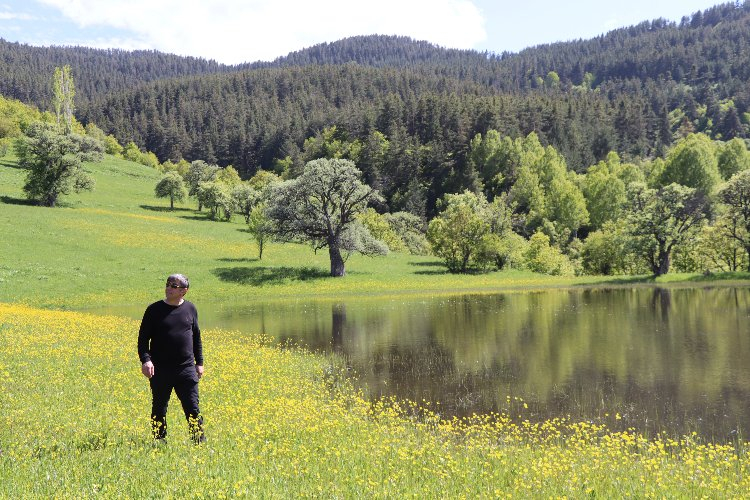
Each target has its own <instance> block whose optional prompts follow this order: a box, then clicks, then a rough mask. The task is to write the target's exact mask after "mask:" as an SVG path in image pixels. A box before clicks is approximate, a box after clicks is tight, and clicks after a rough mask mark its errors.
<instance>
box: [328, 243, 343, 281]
mask: <svg viewBox="0 0 750 500" xmlns="http://www.w3.org/2000/svg"><path fill="white" fill-rule="evenodd" d="M328 255H329V256H330V257H331V276H343V275H344V274H345V273H346V271H345V270H344V259H343V257H341V249H340V248H339V247H338V245H332V244H329V245H328Z"/></svg>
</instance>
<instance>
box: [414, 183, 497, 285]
mask: <svg viewBox="0 0 750 500" xmlns="http://www.w3.org/2000/svg"><path fill="white" fill-rule="evenodd" d="M496 201H497V203H495V202H493V203H492V204H490V203H488V202H487V199H486V198H485V197H484V195H483V194H475V193H472V192H470V191H465V192H464V193H461V194H447V195H445V197H444V198H443V200H442V202H441V205H442V210H441V212H440V213H439V214H438V215H437V216H436V217H435V218H434V219H432V220H431V221H430V224H429V226H428V228H427V241H428V242H429V243H430V245H431V246H432V252H433V253H434V254H435V255H436V256H438V257H440V258H441V259H443V261H444V262H445V265H446V267H447V268H448V271H450V272H452V273H466V272H469V271H470V270H472V269H479V270H485V269H487V268H488V267H489V266H490V265H493V264H494V265H497V264H498V263H501V262H502V259H501V258H500V257H499V256H500V254H501V252H500V247H501V243H502V237H503V236H505V234H506V233H507V232H510V222H509V218H510V210H505V209H504V207H502V206H500V204H501V203H505V200H504V199H502V200H501V199H498V200H496ZM503 218H507V220H505V219H503Z"/></svg>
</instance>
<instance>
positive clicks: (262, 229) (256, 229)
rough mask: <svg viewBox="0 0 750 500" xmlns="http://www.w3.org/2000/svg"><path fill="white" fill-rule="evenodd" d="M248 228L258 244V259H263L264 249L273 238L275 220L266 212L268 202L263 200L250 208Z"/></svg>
mask: <svg viewBox="0 0 750 500" xmlns="http://www.w3.org/2000/svg"><path fill="white" fill-rule="evenodd" d="M247 229H248V231H249V232H250V234H251V235H252V236H253V239H254V240H255V243H256V245H257V246H258V259H260V260H262V259H263V250H264V249H265V246H266V244H267V243H268V242H269V241H271V239H272V238H273V229H274V228H273V222H272V221H271V219H270V218H269V217H268V214H267V213H266V204H265V202H263V201H261V202H259V203H257V204H255V205H254V206H253V208H252V209H251V210H250V216H249V217H248V218H247Z"/></svg>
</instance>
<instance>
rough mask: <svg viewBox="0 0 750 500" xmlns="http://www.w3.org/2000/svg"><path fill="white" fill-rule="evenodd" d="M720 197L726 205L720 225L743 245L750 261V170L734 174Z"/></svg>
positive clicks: (720, 193) (725, 232)
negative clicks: (723, 219)
mask: <svg viewBox="0 0 750 500" xmlns="http://www.w3.org/2000/svg"><path fill="white" fill-rule="evenodd" d="M719 199H720V200H721V201H722V202H723V203H724V205H725V206H726V214H725V221H724V224H722V225H721V226H719V227H720V228H721V230H722V232H723V233H724V234H726V235H727V236H729V237H730V238H732V239H733V240H735V241H737V242H738V243H739V244H740V245H742V248H744V249H745V252H746V253H747V256H748V262H749V263H750V170H742V171H741V172H739V173H737V174H735V175H734V176H732V178H731V179H729V181H728V182H727V184H726V185H725V186H724V187H723V188H722V189H721V190H720V191H719ZM748 269H750V264H749V266H748Z"/></svg>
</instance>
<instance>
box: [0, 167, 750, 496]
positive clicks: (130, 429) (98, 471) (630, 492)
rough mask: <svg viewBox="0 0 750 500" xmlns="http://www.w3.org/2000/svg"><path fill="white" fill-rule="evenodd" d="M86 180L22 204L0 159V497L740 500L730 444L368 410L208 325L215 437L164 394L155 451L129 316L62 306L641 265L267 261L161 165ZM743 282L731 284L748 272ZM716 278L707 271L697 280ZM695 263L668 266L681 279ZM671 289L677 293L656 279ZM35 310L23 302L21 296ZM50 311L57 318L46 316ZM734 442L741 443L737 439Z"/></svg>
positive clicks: (289, 295)
mask: <svg viewBox="0 0 750 500" xmlns="http://www.w3.org/2000/svg"><path fill="white" fill-rule="evenodd" d="M88 168H89V169H90V170H91V172H92V174H93V176H94V177H95V179H96V182H97V185H96V190H95V191H94V192H91V193H81V194H74V195H70V196H67V197H65V198H63V199H62V203H61V206H60V207H58V208H52V209H50V208H42V207H36V206H33V205H30V204H28V203H27V202H26V201H25V199H24V197H23V193H22V190H21V186H22V185H23V179H24V171H22V170H19V169H18V168H15V163H14V160H13V158H5V159H3V160H2V161H0V234H2V238H0V409H2V411H0V497H2V498H29V497H31V498H49V497H58V498H81V497H93V496H101V497H107V498H143V497H158V498H163V497H172V498H182V497H193V498H201V497H210V498H222V497H236V496H246V497H250V498H289V497H299V496H302V497H326V498H359V497H376V498H384V497H404V496H406V497H408V496H416V497H427V498H433V497H444V498H454V497H459V498H477V497H482V498H487V497H504V496H509V497H539V496H543V497H559V496H567V497H574V498H575V497H589V498H592V497H596V498H611V497H615V496H636V497H652V496H655V497H677V498H696V497H701V496H705V497H738V496H742V495H744V494H746V492H747V488H748V486H749V484H748V483H749V481H748V477H749V476H748V469H749V468H750V461H749V460H748V458H747V455H746V454H745V453H744V451H743V449H742V447H737V448H735V447H732V446H728V445H722V446H714V445H710V444H704V443H700V442H698V441H696V440H695V439H693V438H692V437H686V438H685V439H683V440H681V441H679V442H674V441H670V440H664V441H662V440H656V441H654V440H646V439H644V438H643V437H642V436H637V435H635V434H631V433H611V432H609V431H607V430H606V429H604V428H600V427H596V426H592V425H589V424H585V423H584V424H580V423H575V422H565V421H555V422H546V423H544V424H539V425H537V424H530V423H528V422H520V423H515V424H514V423H511V422H510V421H509V420H507V419H506V418H505V417H502V416H494V417H493V419H484V418H477V419H475V420H472V421H469V422H467V421H450V422H446V421H441V420H440V419H439V418H438V417H437V416H436V415H435V414H433V413H431V412H429V411H424V410H423V409H419V408H416V407H415V406H412V405H409V404H400V403H394V404H387V405H383V404H376V405H374V406H370V404H369V403H367V402H366V401H364V400H363V399H362V398H361V396H360V395H358V394H357V393H355V392H354V391H353V390H352V389H351V387H350V386H349V385H348V382H347V380H346V378H345V376H344V375H343V372H342V371H341V368H340V364H341V363H340V361H339V360H336V359H335V358H334V359H326V358H323V357H321V356H319V355H312V354H309V353H306V352H304V351H301V350H296V349H289V348H283V349H282V348H278V347H274V346H271V345H270V344H269V341H268V340H264V339H260V338H258V337H248V336H246V335H243V334H240V333H238V332H227V331H221V330H209V331H206V332H205V348H206V351H207V352H208V353H210V357H209V358H208V359H209V362H208V363H207V374H206V377H205V378H204V380H203V381H202V382H201V386H202V394H201V401H202V407H203V411H204V413H205V415H206V426H207V433H208V436H209V442H208V444H207V445H206V446H201V447H199V448H194V447H193V446H192V445H190V444H189V443H188V440H187V435H186V426H185V423H184V421H183V420H182V419H181V416H180V415H179V405H178V404H177V402H176V401H175V402H173V403H172V405H171V410H170V415H169V422H170V426H171V430H170V438H169V444H168V445H167V446H166V447H158V448H154V447H153V446H152V444H151V442H150V439H149V437H148V423H147V417H148V415H147V414H148V409H149V392H148V385H147V383H146V381H145V379H143V377H142V376H141V375H140V372H139V366H138V361H137V359H136V357H135V354H134V349H135V346H134V343H135V335H136V331H137V327H138V325H137V322H133V321H130V320H127V319H124V318H118V317H106V316H95V315H89V314H81V313H75V312H64V311H59V310H56V309H75V308H81V307H90V306H97V305H123V304H145V303H148V302H150V301H153V300H155V299H156V298H158V297H160V296H161V294H162V290H163V283H164V278H165V277H166V275H168V274H169V273H172V272H183V273H185V274H187V275H189V276H190V278H191V280H192V287H191V292H190V293H191V298H192V299H194V300H196V301H201V302H206V301H216V302H219V301H221V302H226V301H235V302H247V301H268V300H290V299H299V298H303V299H304V298H305V297H315V298H321V297H331V298H333V297H352V296H371V297H380V296H389V295H402V294H430V295H435V294H449V293H456V292H462V291H471V292H475V293H476V292H486V293H492V292H496V291H501V290H514V289H519V290H529V289H538V288H547V287H569V286H650V285H651V284H652V283H653V280H651V279H650V278H648V277H623V278H614V279H613V278H611V277H587V278H554V277H548V276H541V275H535V274H533V273H524V272H501V273H490V274H479V275H470V276H460V275H451V274H448V273H446V272H445V269H444V268H443V267H442V266H441V265H440V262H439V261H438V260H436V259H434V258H429V257H414V256H409V255H403V254H391V255H389V256H387V257H383V258H366V257H361V256H353V257H352V258H351V259H350V261H349V262H348V264H347V269H348V275H347V276H346V277H344V278H331V277H328V276H327V270H328V258H327V254H326V253H325V252H322V253H320V252H319V253H318V254H317V255H316V254H315V253H313V252H312V250H311V249H310V248H309V247H306V246H304V245H292V244H286V245H281V244H273V245H270V246H269V248H268V249H267V251H266V253H265V255H264V259H263V260H262V261H259V260H257V259H256V256H257V249H256V247H255V245H254V244H253V243H252V241H251V238H250V236H249V235H248V234H247V233H246V232H245V231H244V225H243V224H242V221H241V220H237V221H233V222H230V223H217V222H211V221H207V220H206V219H205V217H204V215H202V214H199V213H197V212H195V211H194V210H193V206H192V204H187V205H182V206H178V207H177V209H176V210H174V211H169V210H167V208H166V206H167V202H166V200H157V199H155V198H154V196H153V186H154V185H155V183H156V181H157V179H158V177H159V174H158V173H157V172H155V171H153V170H151V169H148V168H145V167H142V166H140V165H135V164H133V163H129V162H125V161H122V160H117V159H114V158H108V159H106V160H105V161H103V162H101V163H99V164H96V165H91V166H89V167H88ZM746 277H747V276H746V275H744V274H738V275H733V276H725V278H729V279H735V280H737V279H744V278H746ZM709 278H710V279H716V278H717V277H715V276H713V277H709ZM695 279H701V280H704V279H705V278H704V277H701V276H697V275H685V276H669V277H667V278H666V279H662V280H660V281H659V282H660V283H661V282H672V281H677V284H678V285H681V284H684V285H686V286H693V285H694V284H695V282H694V281H692V280H695ZM670 286H672V285H670ZM23 304H29V305H30V306H31V307H27V306H24V305H23ZM50 309H52V310H50ZM740 444H741V443H740Z"/></svg>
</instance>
